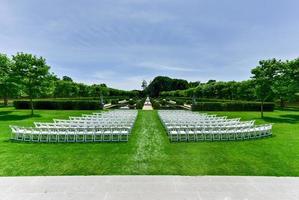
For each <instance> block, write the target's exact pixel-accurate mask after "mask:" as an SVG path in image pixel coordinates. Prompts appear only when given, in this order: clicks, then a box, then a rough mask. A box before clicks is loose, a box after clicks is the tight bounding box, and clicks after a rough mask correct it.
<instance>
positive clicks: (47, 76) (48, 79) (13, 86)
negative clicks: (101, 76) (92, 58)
mask: <svg viewBox="0 0 299 200" xmlns="http://www.w3.org/2000/svg"><path fill="white" fill-rule="evenodd" d="M140 93H141V91H137V90H135V91H124V90H118V89H114V88H108V87H107V86H106V85H105V84H93V85H86V84H83V83H76V82H74V81H73V80H72V78H70V77H67V76H64V77H62V78H61V79H60V78H58V77H57V76H56V75H55V74H53V73H51V72H50V66H49V65H48V64H47V63H46V59H45V58H43V57H37V56H35V55H32V54H28V53H17V54H16V55H13V56H12V58H10V57H8V56H7V55H6V54H0V97H2V98H3V103H4V105H5V106H7V104H8V99H10V98H21V97H23V98H29V99H30V102H31V114H33V99H34V98H53V97H54V98H58V97H64V98H72V97H99V98H101V96H103V95H111V96H128V97H135V96H139V95H141V94H140Z"/></svg>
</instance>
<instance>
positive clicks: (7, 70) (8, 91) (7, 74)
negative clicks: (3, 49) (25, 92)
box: [0, 54, 17, 106]
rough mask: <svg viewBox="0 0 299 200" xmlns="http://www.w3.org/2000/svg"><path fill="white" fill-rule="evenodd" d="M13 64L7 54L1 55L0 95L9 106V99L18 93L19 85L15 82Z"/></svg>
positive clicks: (5, 104)
mask: <svg viewBox="0 0 299 200" xmlns="http://www.w3.org/2000/svg"><path fill="white" fill-rule="evenodd" d="M12 67H13V63H12V61H11V60H10V59H9V58H8V57H7V55H5V54H0V95H1V96H2V97H3V104H4V106H7V104H8V97H9V96H12V95H13V94H16V93H17V85H16V84H15V82H14V80H13V75H12V72H13V69H12Z"/></svg>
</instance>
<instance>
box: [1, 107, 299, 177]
mask: <svg viewBox="0 0 299 200" xmlns="http://www.w3.org/2000/svg"><path fill="white" fill-rule="evenodd" d="M91 112H93V111H36V116H35V117H33V118H31V117H30V116H29V115H28V114H29V113H30V112H29V111H28V110H22V111H20V110H14V109H13V108H0V175H1V176H21V175H108V174H109V175H132V174H159V175H166V174H167V175H171V174H176V175H275V176H299V167H298V166H299V112H298V111H292V110H289V111H280V110H277V111H275V112H273V113H266V114H265V116H266V117H265V119H264V120H261V119H259V116H260V114H259V113H257V112H221V113H218V114H219V115H228V116H230V117H241V118H242V119H244V120H251V119H255V120H257V123H274V127H273V134H274V135H273V137H271V138H266V139H261V140H252V141H232V142H198V143H170V142H169V141H168V139H167V136H166V132H165V131H164V129H163V126H162V124H161V123H160V121H159V118H158V115H157V112H156V111H139V115H138V119H137V122H136V124H135V128H134V130H133V133H132V135H131V138H130V141H129V142H128V143H97V144H95V143H94V144H79V143H78V144H35V143H18V142H11V141H10V140H9V137H10V129H9V127H8V126H9V125H11V124H12V125H26V126H31V125H32V124H33V122H34V121H51V119H52V118H67V117H68V116H70V115H72V116H76V115H80V114H81V113H91Z"/></svg>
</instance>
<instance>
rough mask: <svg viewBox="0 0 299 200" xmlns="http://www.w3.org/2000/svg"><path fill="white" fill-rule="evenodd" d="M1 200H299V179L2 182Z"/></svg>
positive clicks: (22, 179)
mask: <svg viewBox="0 0 299 200" xmlns="http://www.w3.org/2000/svg"><path fill="white" fill-rule="evenodd" d="M0 199H1V200H29V199H30V200H45V199H47V200H49V199H53V200H95V199H96V200H115V199H121V200H135V199H136V200H141V199H142V200H143V199H145V200H147V199H149V200H155V199H161V200H167V199H171V200H176V199H187V200H188V199H190V200H191V199H192V200H193V199H194V200H195V199H196V200H218V199H219V200H220V199H221V200H251V199H254V200H270V199H271V200H276V199H277V200H298V199H299V178H290V177H288V178H287V177H285V178H277V177H230V176H222V177H219V176H197V177H187V176H71V177H70V176H60V177H55V176H54V177H2V178H0Z"/></svg>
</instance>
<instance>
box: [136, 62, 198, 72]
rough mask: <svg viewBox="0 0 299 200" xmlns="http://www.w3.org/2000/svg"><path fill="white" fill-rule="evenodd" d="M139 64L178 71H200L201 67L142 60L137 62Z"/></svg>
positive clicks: (155, 68) (156, 68) (148, 67)
mask: <svg viewBox="0 0 299 200" xmlns="http://www.w3.org/2000/svg"><path fill="white" fill-rule="evenodd" d="M137 66H139V67H142V68H147V69H154V70H160V71H178V72H196V71H197V72H198V71H200V70H199V69H194V68H190V67H185V66H175V65H165V64H158V63H150V62H142V63H139V64H137Z"/></svg>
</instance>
